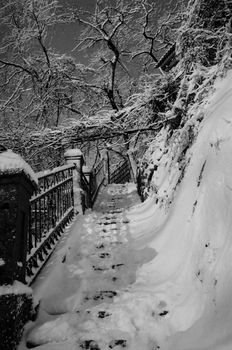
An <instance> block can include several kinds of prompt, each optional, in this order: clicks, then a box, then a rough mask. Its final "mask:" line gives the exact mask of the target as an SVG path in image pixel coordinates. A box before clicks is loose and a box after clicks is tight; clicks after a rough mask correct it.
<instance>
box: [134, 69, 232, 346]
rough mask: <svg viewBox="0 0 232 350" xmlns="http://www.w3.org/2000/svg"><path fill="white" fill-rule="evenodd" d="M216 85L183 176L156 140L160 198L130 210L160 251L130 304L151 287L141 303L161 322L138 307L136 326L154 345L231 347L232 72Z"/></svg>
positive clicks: (142, 272)
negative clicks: (155, 343) (178, 181)
mask: <svg viewBox="0 0 232 350" xmlns="http://www.w3.org/2000/svg"><path fill="white" fill-rule="evenodd" d="M215 89H216V92H215V93H214V94H213V96H212V98H211V101H209V102H208V105H207V107H206V108H205V111H204V114H205V117H204V121H203V122H202V123H201V125H200V131H199V133H198V136H197V139H196V140H195V142H194V143H193V145H192V147H191V148H190V149H189V150H188V151H187V152H188V153H187V155H186V159H188V161H187V166H186V169H185V174H184V178H183V180H182V182H181V183H180V184H179V185H178V184H177V178H178V176H176V175H177V174H178V169H179V164H178V162H177V163H176V164H173V158H171V157H169V156H168V153H165V152H163V153H162V152H161V155H160V154H158V156H157V153H160V152H159V151H160V150H162V147H163V145H164V142H161V141H160V147H159V144H157V143H156V151H155V152H153V153H152V155H153V163H156V161H157V159H158V160H159V165H161V166H160V167H159V168H158V169H157V172H158V173H157V174H155V175H153V179H152V185H153V186H154V187H156V188H157V191H156V198H157V199H158V203H157V204H156V205H154V202H153V203H152V200H151V198H150V199H148V200H147V201H146V202H145V203H144V204H143V205H141V206H139V207H138V208H137V210H136V208H134V209H131V211H130V213H129V214H128V215H129V217H130V218H131V220H132V223H131V231H132V234H133V237H134V238H135V240H136V242H137V248H138V249H139V248H140V246H141V244H144V242H145V243H146V244H147V245H148V246H149V247H151V248H153V249H155V250H156V252H157V256H156V257H155V258H154V260H152V261H151V262H149V263H148V264H145V265H143V266H142V267H141V268H140V269H139V270H138V271H137V279H136V283H135V284H134V285H133V287H132V288H131V291H130V293H129V294H128V304H134V305H135V304H137V305H139V302H138V301H139V300H141V295H142V294H143V293H144V295H145V296H146V297H145V296H144V298H143V303H142V304H146V305H150V315H151V314H153V315H154V320H153V322H152V320H151V317H150V320H149V324H150V326H148V325H147V323H148V322H147V323H146V324H142V320H144V319H146V318H147V315H145V314H143V313H144V312H146V313H147V310H145V309H144V308H141V309H139V308H138V309H137V315H136V316H135V315H134V316H133V319H134V322H135V323H136V326H137V327H136V328H137V329H139V330H140V332H144V333H145V334H146V337H145V338H147V340H146V342H147V344H148V342H149V339H150V341H152V340H154V341H155V340H157V344H159V346H160V348H161V349H165V350H168V349H172V350H181V349H183V350H184V349H185V350H187V349H191V350H193V349H211V350H212V349H213V350H216V349H218V350H219V349H220V350H222V349H223V350H224V349H231V348H232V329H231V321H232V308H231V306H232V302H231V295H232V269H231V267H232V264H231V257H232V176H231V175H232V114H231V110H232V99H231V97H232V72H229V74H228V75H227V77H226V78H224V79H223V80H218V81H217V82H216V84H215ZM165 137H166V135H163V138H165ZM161 139H162V138H161ZM171 152H172V151H171ZM170 162H171V163H172V166H171V167H170ZM165 196H166V200H165V201H166V202H165V203H164V198H165ZM173 196H174V198H173ZM148 204H149V205H148ZM147 206H148V208H147ZM167 206H168V209H167ZM145 207H146V213H150V217H146V218H145V216H144V208H145ZM139 213H140V214H139ZM136 300H137V301H136ZM148 300H149V301H148ZM161 304H162V305H165V315H164V314H163V317H159V315H160V308H159V306H160V305H161ZM149 328H150V329H149ZM148 348H150V347H149V346H148Z"/></svg>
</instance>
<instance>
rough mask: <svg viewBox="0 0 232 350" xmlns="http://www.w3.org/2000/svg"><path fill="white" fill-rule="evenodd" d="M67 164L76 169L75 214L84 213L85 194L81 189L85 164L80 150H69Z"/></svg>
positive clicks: (74, 178)
mask: <svg viewBox="0 0 232 350" xmlns="http://www.w3.org/2000/svg"><path fill="white" fill-rule="evenodd" d="M64 158H65V161H66V163H67V164H75V166H76V169H75V170H74V172H73V196H74V214H78V213H80V212H81V213H83V203H82V202H83V193H82V189H81V174H82V168H83V164H84V157H83V153H82V152H81V150H80V149H78V148H74V149H68V150H67V151H66V152H65V153H64Z"/></svg>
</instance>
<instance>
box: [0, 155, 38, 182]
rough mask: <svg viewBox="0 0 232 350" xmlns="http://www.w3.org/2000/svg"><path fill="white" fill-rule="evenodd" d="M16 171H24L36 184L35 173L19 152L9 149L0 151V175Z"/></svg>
mask: <svg viewBox="0 0 232 350" xmlns="http://www.w3.org/2000/svg"><path fill="white" fill-rule="evenodd" d="M16 173H24V174H25V176H26V177H27V178H28V179H29V180H31V181H32V182H33V183H34V184H35V185H37V184H38V179H37V176H36V174H35V173H34V171H33V170H32V168H31V167H30V165H29V164H28V163H27V162H25V160H24V159H23V158H22V157H21V156H20V155H19V154H16V153H14V152H13V151H12V150H10V149H9V150H7V151H4V152H2V153H0V175H3V174H5V175H12V174H16Z"/></svg>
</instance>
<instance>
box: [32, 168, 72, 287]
mask: <svg viewBox="0 0 232 350" xmlns="http://www.w3.org/2000/svg"><path fill="white" fill-rule="evenodd" d="M74 169H75V166H74V165H65V166H62V167H59V168H56V169H53V170H52V171H50V172H48V173H46V174H41V173H39V174H38V182H39V184H38V190H37V192H36V193H35V194H34V196H33V197H32V198H31V201H30V216H29V234H28V244H27V282H28V283H30V282H31V281H32V280H33V279H34V278H35V276H36V275H37V274H38V272H39V270H40V269H41V267H42V266H43V265H44V263H45V261H46V260H47V259H48V257H49V256H50V254H51V253H52V251H53V249H54V247H55V245H56V243H57V242H58V240H59V238H60V236H61V234H62V232H63V230H64V228H65V226H66V224H67V223H68V222H69V221H70V220H71V218H72V217H73V214H74V207H73V205H74V203H73V171H74Z"/></svg>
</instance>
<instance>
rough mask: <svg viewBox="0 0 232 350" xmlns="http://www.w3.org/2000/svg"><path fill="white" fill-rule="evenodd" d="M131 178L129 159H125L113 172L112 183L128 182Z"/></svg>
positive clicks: (111, 175)
mask: <svg viewBox="0 0 232 350" xmlns="http://www.w3.org/2000/svg"><path fill="white" fill-rule="evenodd" d="M130 180H131V167H130V164H129V161H128V160H125V161H124V162H123V163H122V164H121V165H120V166H119V167H118V168H117V169H116V170H115V171H114V172H112V174H110V183H116V184H119V183H121V184H122V183H126V182H129V181H130Z"/></svg>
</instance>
